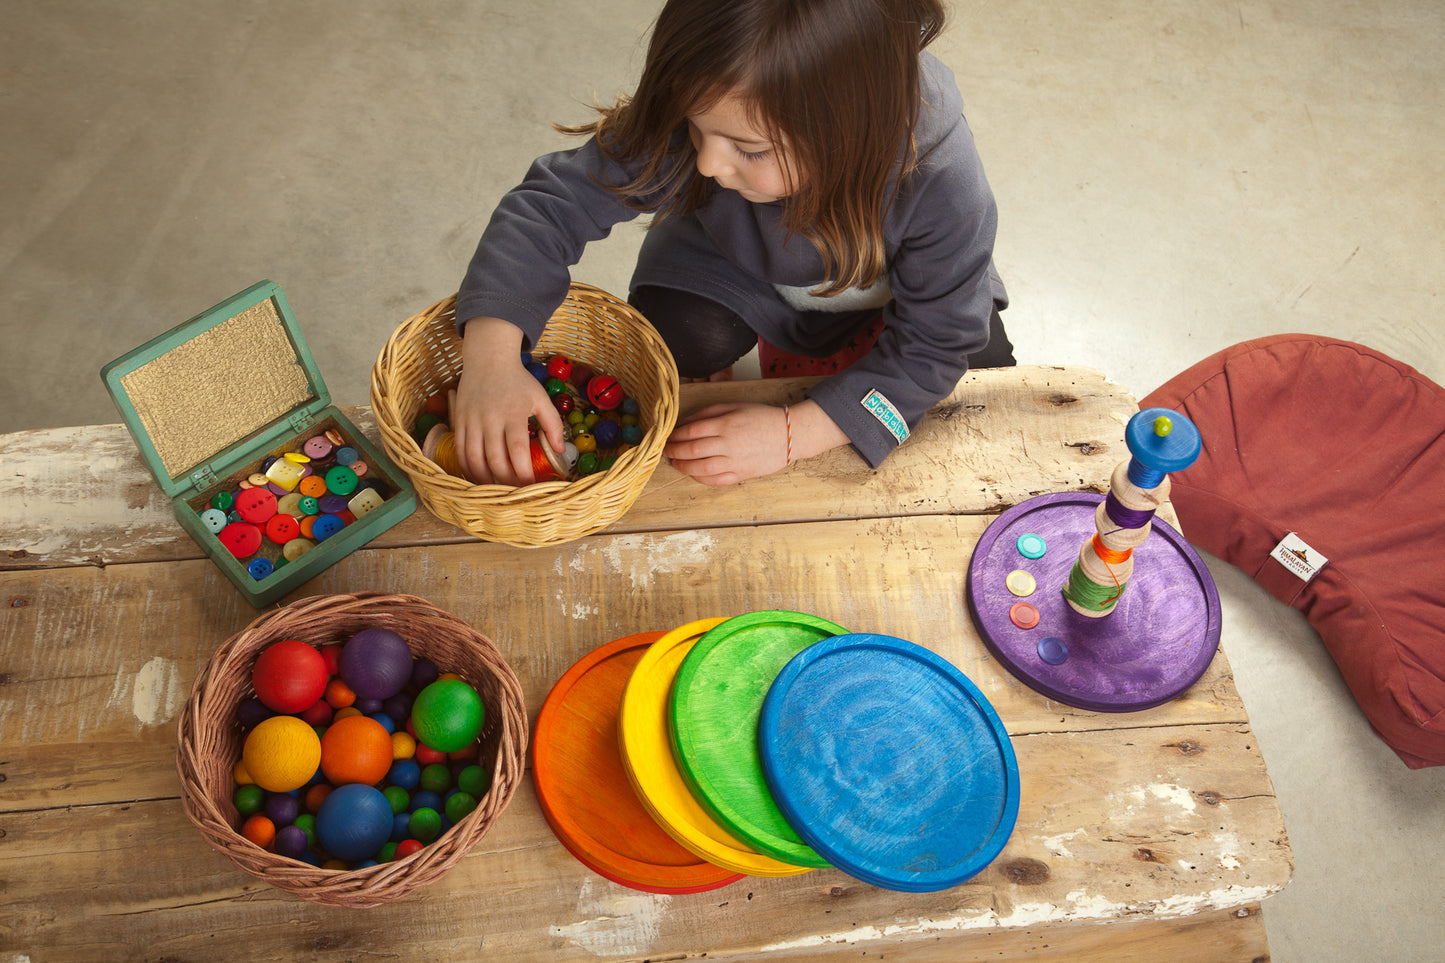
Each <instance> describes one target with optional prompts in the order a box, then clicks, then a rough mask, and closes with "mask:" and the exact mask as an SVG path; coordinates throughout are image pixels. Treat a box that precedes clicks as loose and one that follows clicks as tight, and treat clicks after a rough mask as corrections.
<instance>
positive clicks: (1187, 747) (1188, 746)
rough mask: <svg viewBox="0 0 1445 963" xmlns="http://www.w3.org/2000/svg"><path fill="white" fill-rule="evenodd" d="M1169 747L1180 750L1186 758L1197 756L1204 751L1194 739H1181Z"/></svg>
mask: <svg viewBox="0 0 1445 963" xmlns="http://www.w3.org/2000/svg"><path fill="white" fill-rule="evenodd" d="M1169 745H1170V746H1172V747H1173V748H1175V749H1178V750H1179V751H1180V752H1181V753H1183V754H1184V755H1186V756H1197V755H1199V754H1200V753H1201V752H1203V751H1204V747H1203V746H1201V745H1200V744H1199V743H1197V742H1195V741H1194V740H1193V739H1180V740H1179V741H1178V742H1171V743H1169Z"/></svg>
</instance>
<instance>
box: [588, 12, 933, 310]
mask: <svg viewBox="0 0 1445 963" xmlns="http://www.w3.org/2000/svg"><path fill="white" fill-rule="evenodd" d="M943 23H944V11H943V7H942V5H941V3H940V2H939V0H668V3H667V4H666V6H664V7H663V10H662V12H661V14H659V16H658V19H657V24H656V26H655V27H654V29H653V32H652V40H651V42H650V44H649V47H648V52H647V60H646V63H645V65H644V67H643V71H642V78H641V80H640V81H639V82H638V85H637V90H636V91H635V92H634V94H633V95H632V96H631V97H624V98H622V99H620V100H619V101H618V102H617V103H616V104H615V105H613V106H611V107H601V108H598V112H599V113H600V114H601V117H600V118H599V119H598V120H597V121H595V122H594V123H592V124H588V125H585V126H582V127H563V128H560V129H561V130H564V131H566V132H568V133H574V134H595V135H596V136H597V140H598V144H599V146H600V147H601V149H602V151H603V152H604V153H605V154H606V155H607V156H609V157H610V158H612V159H614V160H617V161H624V162H629V163H639V162H640V168H639V173H638V174H637V176H636V178H635V179H634V180H633V181H632V182H630V183H627V184H611V185H608V186H609V187H610V188H611V189H612V190H614V191H615V192H616V193H617V194H618V195H619V196H621V197H623V198H624V200H625V201H626V202H627V203H629V204H630V205H632V206H634V207H637V208H639V209H645V210H652V211H656V212H658V214H659V215H660V216H663V217H665V216H669V215H676V214H686V213H689V212H691V211H695V210H697V209H698V208H699V207H701V206H702V205H703V204H704V203H706V202H707V200H708V198H709V197H710V196H711V195H712V192H713V191H714V190H716V189H717V188H716V186H715V185H714V184H713V183H712V181H711V180H710V179H708V178H706V177H703V176H702V175H701V174H699V173H698V171H697V165H696V152H695V150H694V149H693V146H692V142H691V139H690V138H689V137H688V136H687V134H686V126H687V115H688V113H690V112H692V111H697V110H706V109H708V108H709V107H711V106H712V105H713V104H714V103H716V101H717V100H718V99H719V98H720V97H721V96H722V95H723V94H726V93H729V92H737V93H739V94H740V95H741V96H742V97H743V98H744V100H746V101H747V102H748V103H749V105H750V107H751V109H752V112H753V114H754V120H755V122H756V123H757V124H758V125H759V126H761V127H762V128H763V129H764V130H766V131H767V132H768V134H769V137H770V138H771V139H772V141H773V142H774V144H781V143H784V142H786V144H787V145H788V156H789V159H790V160H791V162H792V165H793V168H794V169H795V170H797V171H798V172H799V174H800V183H799V184H798V185H797V192H796V193H794V194H793V195H792V196H790V197H788V198H787V199H786V201H785V202H784V204H785V208H786V212H787V213H786V220H785V223H786V226H787V229H788V231H789V232H790V233H792V234H801V235H803V236H804V237H806V238H808V239H809V240H810V241H811V242H812V243H813V245H814V246H815V247H816V248H817V249H818V251H819V253H820V254H821V255H822V258H823V263H824V266H825V267H826V269H827V280H826V281H825V282H824V283H823V285H822V287H820V288H819V289H818V291H817V293H818V294H820V295H832V294H837V293H839V292H841V291H844V290H846V289H848V288H851V287H864V286H867V285H869V284H872V283H873V282H875V281H877V280H878V279H880V278H882V277H883V276H884V275H885V274H886V273H887V270H888V264H887V257H886V254H885V251H884V244H883V221H884V217H885V216H886V213H887V211H888V208H889V205H890V204H891V203H892V201H893V197H894V195H895V194H896V192H897V190H898V187H899V183H898V181H897V180H895V179H894V178H893V177H892V174H893V170H894V167H895V165H897V164H899V163H900V161H901V164H902V168H901V170H902V174H901V177H900V179H901V178H902V177H907V176H908V175H909V174H910V173H911V172H912V170H913V167H914V165H915V163H916V161H917V157H916V150H915V145H914V143H913V137H912V132H913V126H914V124H915V122H916V121H917V119H918V110H919V102H920V97H921V94H920V92H919V88H918V54H919V51H921V50H922V49H923V48H924V47H926V46H927V45H928V44H929V43H930V42H932V40H933V39H934V38H935V37H936V36H937V35H938V33H939V31H941V30H942V29H943Z"/></svg>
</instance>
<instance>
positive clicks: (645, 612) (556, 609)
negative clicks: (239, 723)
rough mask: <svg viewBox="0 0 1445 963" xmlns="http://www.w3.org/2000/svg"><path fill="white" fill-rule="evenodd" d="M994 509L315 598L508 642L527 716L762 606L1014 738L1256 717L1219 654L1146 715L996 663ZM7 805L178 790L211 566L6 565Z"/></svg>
mask: <svg viewBox="0 0 1445 963" xmlns="http://www.w3.org/2000/svg"><path fill="white" fill-rule="evenodd" d="M990 520H991V516H972V515H935V516H923V517H914V518H900V519H867V520H862V521H834V522H817V523H811V524H791V525H772V526H766V527H762V528H752V527H749V528H725V529H708V530H702V531H695V532H666V533H662V532H658V533H641V534H631V535H603V536H598V537H595V538H589V539H582V540H580V541H577V542H572V543H568V544H567V545H563V546H558V547H555V548H547V549H523V548H512V547H509V546H505V545H496V544H491V543H483V542H475V541H474V542H468V543H465V544H456V545H437V546H423V547H410V548H396V549H388V550H372V549H368V550H363V551H359V552H354V553H352V555H351V556H349V557H348V558H346V559H344V560H343V561H342V562H340V563H339V564H337V565H336V566H334V567H333V568H332V569H330V570H329V571H328V572H327V573H325V574H324V575H322V576H321V577H319V578H318V579H316V580H314V581H313V582H311V583H308V584H307V586H306V587H305V588H304V589H303V590H302V591H303V592H304V593H305V594H325V593H327V592H348V591H357V590H359V589H373V590H377V591H384V592H400V593H409V594H416V595H420V596H422V597H424V598H426V599H428V600H429V601H431V602H432V603H433V604H435V605H437V606H439V607H441V608H443V609H445V610H447V611H449V612H453V613H455V614H456V615H458V616H460V617H461V618H463V619H466V620H467V621H468V622H470V623H471V624H472V625H473V626H475V627H476V628H477V629H478V630H479V631H481V632H482V633H483V634H485V635H487V636H488V637H489V638H491V639H493V640H494V641H495V642H496V643H497V644H498V646H499V647H500V648H501V651H502V653H503V654H504V656H505V657H506V658H507V660H508V663H509V664H510V665H511V666H512V668H513V669H514V670H515V671H516V673H517V675H518V679H519V680H520V682H521V684H522V692H523V695H524V698H525V700H526V704H527V708H528V712H529V716H530V718H531V719H532V720H535V718H536V713H537V711H538V709H539V708H540V706H541V704H542V700H543V699H544V698H545V697H546V694H547V692H548V691H549V690H550V689H551V687H552V685H553V683H555V682H556V681H557V679H559V678H560V677H561V675H562V673H563V672H565V671H566V670H567V669H568V668H569V667H570V666H571V665H572V664H573V663H574V662H576V661H577V660H578V659H580V658H581V657H582V656H583V655H585V654H586V653H588V652H590V651H591V650H592V649H594V648H596V647H597V646H599V645H602V644H603V643H605V642H608V641H610V640H612V639H614V638H619V637H621V636H624V635H631V634H634V633H636V632H643V631H650V630H667V629H671V628H674V627H676V626H678V625H682V624H684V623H687V622H691V621H694V620H696V619H700V618H708V617H713V616H726V615H737V614H741V613H743V612H753V611H760V610H763V609H788V610H793V611H804V612H811V613H813V614H817V615H821V616H823V617H825V618H828V619H831V620H833V621H834V622H837V623H838V624H840V625H842V626H844V627H846V628H848V629H851V630H855V631H867V632H881V633H884V634H888V635H896V636H899V637H901V638H906V639H909V640H911V641H914V642H917V643H919V644H920V645H924V646H927V647H928V648H931V649H933V650H934V651H936V652H938V653H939V654H940V655H942V656H944V657H945V658H947V659H949V660H950V661H951V662H953V663H954V664H955V665H957V666H958V667H959V668H960V669H961V670H962V671H963V672H964V673H965V674H967V675H968V676H969V677H970V678H971V679H973V681H974V682H975V683H976V684H977V685H978V686H979V687H980V688H981V689H982V690H983V692H984V694H985V695H986V696H987V697H988V699H989V701H990V702H992V703H993V705H994V707H995V708H996V709H997V710H998V712H999V714H1000V716H1001V718H1002V719H1003V720H1004V723H1005V725H1006V726H1007V727H1008V729H1009V731H1010V732H1011V733H1014V734H1026V733H1038V732H1068V731H1076V730H1088V729H1116V728H1117V729H1126V730H1127V729H1132V728H1135V727H1139V726H1158V725H1176V724H1180V725H1182V724H1209V725H1218V724H1227V723H1244V722H1246V721H1247V719H1248V716H1247V714H1246V713H1245V710H1244V706H1243V704H1242V702H1241V701H1240V698H1239V695H1238V692H1237V691H1236V690H1235V687H1234V682H1233V677H1232V676H1231V674H1230V670H1229V664H1228V660H1227V659H1226V658H1225V656H1224V655H1223V654H1222V653H1221V654H1219V655H1217V656H1216V658H1215V660H1214V663H1213V664H1212V665H1211V667H1210V669H1209V670H1208V671H1207V673H1206V674H1205V676H1204V678H1203V679H1201V680H1200V682H1199V683H1198V684H1197V685H1195V686H1194V687H1193V688H1191V689H1190V690H1189V691H1188V692H1186V693H1185V694H1184V695H1183V696H1182V697H1181V698H1179V699H1177V700H1175V701H1173V702H1170V703H1166V704H1165V705H1163V706H1160V707H1158V708H1156V709H1152V710H1149V711H1147V712H1141V713H1130V714H1127V715H1117V714H1109V713H1094V712H1088V711H1085V710H1081V709H1074V708H1071V707H1068V706H1064V705H1062V704H1060V703H1056V702H1051V701H1049V700H1047V699H1044V698H1042V697H1041V696H1039V695H1038V694H1036V693H1035V692H1033V690H1031V689H1029V688H1027V687H1026V686H1024V685H1023V684H1022V683H1021V682H1019V681H1018V680H1017V679H1016V678H1015V677H1014V676H1013V675H1012V674H1010V673H1008V672H1007V671H1005V670H1004V669H1002V667H1001V666H999V664H998V663H997V662H996V661H995V660H994V659H993V658H992V657H991V656H990V655H989V653H988V651H987V649H986V648H985V647H984V645H983V643H982V642H981V641H980V639H979V637H978V635H977V632H976V630H975V629H974V626H973V623H972V620H971V619H970V618H969V615H968V609H967V602H966V600H965V598H964V582H965V575H966V570H967V566H968V562H969V554H970V551H971V547H972V545H973V544H974V543H975V542H976V541H977V539H978V537H979V536H980V535H981V534H982V532H983V531H984V529H985V528H986V527H987V525H988V523H989V521H990ZM0 599H3V600H6V601H5V607H4V608H0V653H3V659H4V662H3V664H0V673H3V676H4V678H3V683H0V694H3V698H0V731H4V732H6V733H7V734H9V733H13V734H14V736H13V737H10V738H7V739H6V740H5V741H6V750H5V756H4V758H3V760H0V773H3V775H4V776H5V778H6V781H5V782H4V783H3V784H0V800H3V801H4V802H3V808H7V809H8V808H32V807H41V806H57V805H74V804H94V803H109V802H119V801H128V800H133V799H149V798H155V797H157V796H162V795H167V794H172V793H173V792H174V789H173V787H172V783H173V780H174V774H173V772H171V769H172V764H173V752H174V748H175V737H174V732H175V714H176V713H177V712H179V711H180V708H181V705H182V704H183V703H184V701H185V697H186V695H187V694H189V692H190V686H191V682H192V680H193V679H194V678H195V676H196V674H197V672H198V671H199V669H200V667H201V665H202V664H203V663H204V661H205V659H206V658H207V657H208V655H209V653H210V652H211V651H212V650H214V649H215V648H216V647H218V646H219V645H220V644H221V643H222V642H223V641H225V640H226V639H227V638H229V637H230V636H231V635H233V634H235V633H236V632H238V631H240V630H241V629H243V628H245V626H246V625H248V624H249V623H250V622H251V620H252V619H254V618H255V617H256V613H255V611H254V610H253V609H251V607H250V606H249V605H247V604H246V603H245V602H244V600H242V599H241V597H240V596H239V594H238V593H236V592H235V591H234V590H233V589H232V588H231V587H230V584H229V583H228V582H226V581H225V580H224V578H223V577H222V576H221V575H220V573H219V571H218V570H216V568H215V566H213V565H212V564H211V563H210V562H209V561H207V560H204V559H202V560H197V561H190V562H173V563H143V564H136V565H112V566H107V567H106V568H105V569H94V568H71V569H60V570H55V571H49V572H5V573H0Z"/></svg>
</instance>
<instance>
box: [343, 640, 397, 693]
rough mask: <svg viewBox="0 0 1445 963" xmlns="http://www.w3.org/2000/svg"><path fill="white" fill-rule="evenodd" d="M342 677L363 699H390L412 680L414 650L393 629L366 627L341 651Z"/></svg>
mask: <svg viewBox="0 0 1445 963" xmlns="http://www.w3.org/2000/svg"><path fill="white" fill-rule="evenodd" d="M341 678H342V679H343V680H344V681H345V682H346V684H347V685H349V686H351V691H353V692H355V693H356V695H357V697H358V698H360V699H390V698H391V697H392V696H394V695H396V694H397V693H398V692H400V691H401V690H402V689H404V688H406V684H407V682H409V681H411V649H409V648H407V645H406V640H405V639H403V638H402V637H401V636H399V635H397V634H396V633H395V632H393V631H391V630H390V629H381V628H376V629H363V630H362V631H360V632H358V633H356V634H355V635H353V636H352V637H351V641H349V642H347V643H346V645H345V646H344V647H343V648H342V650H341Z"/></svg>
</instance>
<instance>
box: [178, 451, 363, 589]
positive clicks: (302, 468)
mask: <svg viewBox="0 0 1445 963" xmlns="http://www.w3.org/2000/svg"><path fill="white" fill-rule="evenodd" d="M366 474H367V466H366V463H365V462H363V461H361V460H360V454H359V452H358V451H357V449H356V448H354V447H352V446H351V445H349V444H347V443H346V438H345V436H344V435H342V433H341V432H340V431H339V430H338V429H335V428H330V429H327V430H326V431H324V432H321V433H319V434H316V435H313V436H311V437H310V438H307V439H306V440H305V441H304V442H303V443H301V444H300V445H299V450H297V451H287V452H282V453H280V454H279V455H273V456H269V457H267V458H266V459H265V460H264V461H263V462H262V463H261V464H260V465H259V466H258V467H257V469H256V470H253V471H251V472H249V473H248V474H247V475H246V476H245V477H243V478H242V479H241V480H240V481H238V482H236V483H235V487H234V489H226V490H222V491H217V492H214V493H212V494H211V495H210V497H209V498H207V499H206V501H205V503H204V504H202V505H200V506H199V507H198V508H197V509H196V511H197V514H198V515H199V517H200V520H201V524H202V525H203V526H204V527H205V528H206V530H207V531H209V532H211V533H212V534H213V535H215V536H216V538H217V540H218V541H219V542H220V543H221V545H222V546H224V547H225V549H226V551H228V552H229V553H230V554H231V555H233V556H234V557H235V558H237V559H238V560H240V562H241V563H242V564H244V565H245V566H246V571H247V572H248V573H249V574H250V576H251V577H252V578H253V579H255V580H257V581H262V580H264V579H267V578H269V577H271V575H272V574H274V573H275V572H276V571H277V570H279V569H281V568H282V567H284V566H285V565H286V564H288V563H290V562H294V561H296V559H298V558H300V557H301V556H302V555H305V554H306V553H307V552H309V551H311V550H312V549H314V548H315V547H316V546H317V544H318V543H320V542H323V541H325V540H326V539H328V538H333V537H335V536H336V535H337V533H339V532H341V531H342V530H343V529H345V528H346V526H348V525H350V524H352V523H354V522H355V521H356V520H357V519H358V518H360V517H362V516H364V515H367V514H370V513H371V512H374V511H376V510H377V509H378V508H380V507H382V506H383V505H384V504H386V499H387V497H388V496H389V495H390V492H389V490H388V489H387V486H386V485H385V484H384V483H383V482H382V481H380V480H365V481H363V478H364V477H365V476H366ZM267 546H271V547H270V548H267Z"/></svg>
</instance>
